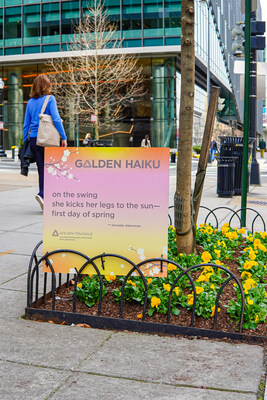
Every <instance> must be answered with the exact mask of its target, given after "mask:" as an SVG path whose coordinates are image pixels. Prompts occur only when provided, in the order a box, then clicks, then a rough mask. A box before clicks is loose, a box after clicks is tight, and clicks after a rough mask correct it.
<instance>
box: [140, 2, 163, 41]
mask: <svg viewBox="0 0 267 400" xmlns="http://www.w3.org/2000/svg"><path fill="white" fill-rule="evenodd" d="M151 36H163V1H162V0H144V37H151Z"/></svg>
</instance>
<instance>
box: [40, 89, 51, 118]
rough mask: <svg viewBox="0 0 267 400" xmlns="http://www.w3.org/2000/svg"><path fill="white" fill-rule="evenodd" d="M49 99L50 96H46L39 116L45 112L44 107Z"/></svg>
mask: <svg viewBox="0 0 267 400" xmlns="http://www.w3.org/2000/svg"><path fill="white" fill-rule="evenodd" d="M50 97H51V95H50V94H49V95H47V96H46V98H45V101H44V103H43V106H42V109H41V114H43V113H44V112H45V109H46V106H47V103H48V101H49V99H50Z"/></svg>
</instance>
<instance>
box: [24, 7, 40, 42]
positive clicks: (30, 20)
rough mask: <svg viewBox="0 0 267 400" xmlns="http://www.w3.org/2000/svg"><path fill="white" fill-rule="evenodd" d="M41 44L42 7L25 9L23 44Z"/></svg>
mask: <svg viewBox="0 0 267 400" xmlns="http://www.w3.org/2000/svg"><path fill="white" fill-rule="evenodd" d="M39 43H40V5H39V4H35V5H32V6H25V7H23V44H39Z"/></svg>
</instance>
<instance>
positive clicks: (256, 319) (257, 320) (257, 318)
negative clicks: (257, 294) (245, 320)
mask: <svg viewBox="0 0 267 400" xmlns="http://www.w3.org/2000/svg"><path fill="white" fill-rule="evenodd" d="M258 322H259V316H258V314H257V315H256V318H255V324H257V323H258Z"/></svg>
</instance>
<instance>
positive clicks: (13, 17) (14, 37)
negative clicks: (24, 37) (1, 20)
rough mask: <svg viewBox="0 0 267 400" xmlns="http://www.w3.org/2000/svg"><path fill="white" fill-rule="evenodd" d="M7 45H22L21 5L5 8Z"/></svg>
mask: <svg viewBox="0 0 267 400" xmlns="http://www.w3.org/2000/svg"><path fill="white" fill-rule="evenodd" d="M5 46H7V47H11V46H21V7H6V8H5ZM15 54H17V53H15Z"/></svg>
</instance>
